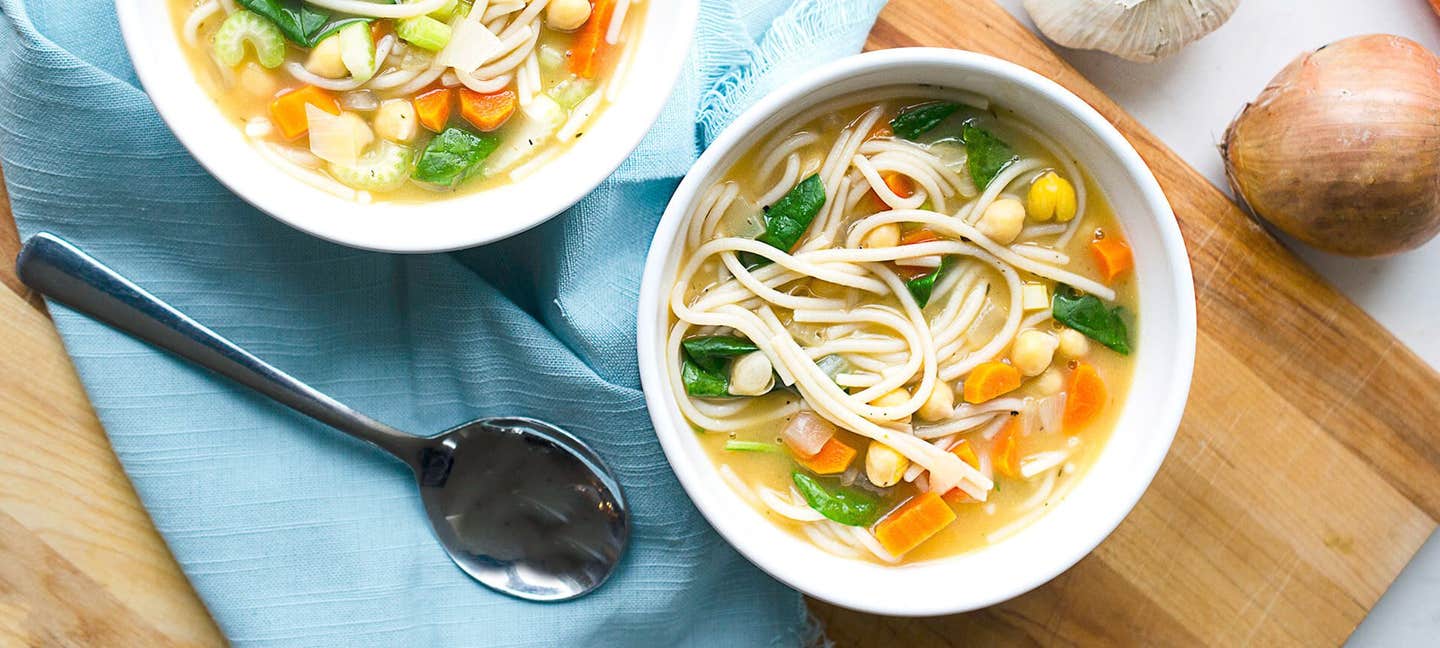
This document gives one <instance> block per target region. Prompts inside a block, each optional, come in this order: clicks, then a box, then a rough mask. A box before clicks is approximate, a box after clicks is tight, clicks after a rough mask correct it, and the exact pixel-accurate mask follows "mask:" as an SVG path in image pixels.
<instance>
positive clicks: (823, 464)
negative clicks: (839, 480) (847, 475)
mask: <svg viewBox="0 0 1440 648" xmlns="http://www.w3.org/2000/svg"><path fill="white" fill-rule="evenodd" d="M855 454H856V452H855V449H854V448H852V447H850V446H848V445H845V443H844V442H842V441H840V440H839V439H836V438H834V437H831V438H830V440H829V441H826V442H825V445H823V446H820V452H817V453H815V456H813V457H796V458H795V463H798V464H800V465H801V466H804V467H805V468H806V469H807V470H809V471H810V472H813V473H815V474H817V475H834V474H837V473H842V472H845V469H846V468H849V467H850V462H851V461H854V460H855Z"/></svg>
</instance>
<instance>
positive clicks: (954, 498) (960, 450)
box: [940, 439, 980, 504]
mask: <svg viewBox="0 0 1440 648" xmlns="http://www.w3.org/2000/svg"><path fill="white" fill-rule="evenodd" d="M950 454H953V455H955V456H957V457H959V458H960V460H961V461H963V462H965V463H967V464H970V467H971V468H974V469H976V470H979V469H980V456H979V455H977V454H975V446H973V445H970V442H969V441H966V440H965V439H961V440H960V442H959V443H956V444H955V447H953V448H950ZM940 497H942V498H943V499H944V500H945V501H946V502H949V503H951V504H964V503H966V502H973V501H975V498H973V497H970V496H969V495H967V494H966V493H965V491H963V490H960V489H959V488H952V489H950V492H948V493H945V494H944V495H941V496H940Z"/></svg>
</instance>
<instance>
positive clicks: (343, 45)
mask: <svg viewBox="0 0 1440 648" xmlns="http://www.w3.org/2000/svg"><path fill="white" fill-rule="evenodd" d="M335 36H336V37H337V38H339V39H340V60H341V61H342V62H344V63H345V69H347V70H349V71H350V78H352V79H354V80H355V81H357V82H359V83H364V82H366V81H369V80H370V77H372V76H375V38H374V37H373V36H371V35H370V25H369V24H367V23H362V22H357V23H350V24H348V25H345V26H344V27H341V28H340V32H339V33H337V34H336V35H335Z"/></svg>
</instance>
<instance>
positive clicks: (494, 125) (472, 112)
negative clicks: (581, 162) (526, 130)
mask: <svg viewBox="0 0 1440 648" xmlns="http://www.w3.org/2000/svg"><path fill="white" fill-rule="evenodd" d="M519 105H520V104H519V102H518V101H517V100H516V98H515V91H514V90H501V91H500V92H496V93H494V94H481V93H479V92H475V91H474V90H471V89H469V88H460V116H461V117H464V118H465V121H468V122H470V124H471V125H473V126H474V127H475V128H478V129H480V131H481V132H485V133H488V132H491V131H493V130H496V129H498V128H500V127H501V126H504V125H505V122H507V121H510V116H511V115H514V114H515V108H517V107H518V106H519Z"/></svg>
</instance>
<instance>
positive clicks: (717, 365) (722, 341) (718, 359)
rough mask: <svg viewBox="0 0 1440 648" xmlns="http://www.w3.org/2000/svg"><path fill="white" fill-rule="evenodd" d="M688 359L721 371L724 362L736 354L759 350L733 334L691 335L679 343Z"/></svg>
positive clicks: (706, 367)
mask: <svg viewBox="0 0 1440 648" xmlns="http://www.w3.org/2000/svg"><path fill="white" fill-rule="evenodd" d="M680 346H681V347H682V348H684V349H685V355H687V356H689V357H690V361H691V362H694V363H695V364H697V365H699V366H700V368H702V369H705V370H706V371H717V372H718V371H721V370H723V369H724V368H725V363H726V362H727V361H728V360H729V359H730V358H734V357H736V356H742V355H745V354H747V353H751V352H754V351H759V350H760V349H759V347H756V346H755V345H754V344H752V343H751V342H750V341H749V340H747V339H745V338H741V337H735V336H733V335H708V336H704V337H692V338H690V339H688V340H685V341H684V342H681V343H680Z"/></svg>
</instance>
